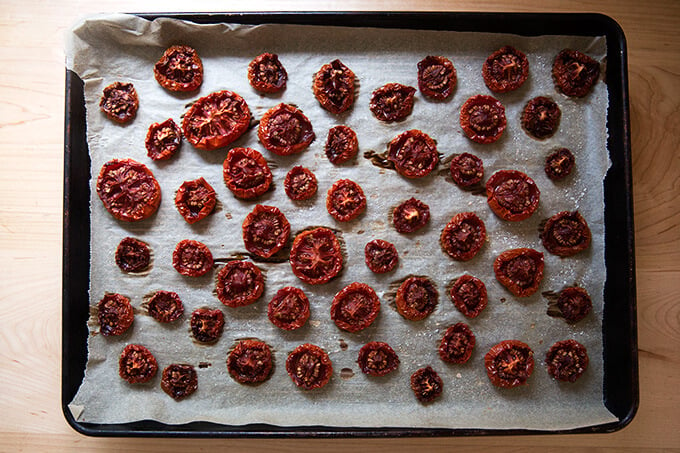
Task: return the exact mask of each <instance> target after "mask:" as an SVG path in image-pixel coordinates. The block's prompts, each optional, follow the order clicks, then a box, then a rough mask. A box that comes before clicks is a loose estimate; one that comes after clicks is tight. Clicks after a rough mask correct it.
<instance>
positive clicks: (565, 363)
mask: <svg viewBox="0 0 680 453" xmlns="http://www.w3.org/2000/svg"><path fill="white" fill-rule="evenodd" d="M588 362H589V359H588V352H587V350H586V347H585V346H583V345H582V344H581V343H579V342H578V341H576V340H563V341H558V342H556V343H555V344H553V345H552V346H551V347H550V349H549V350H548V352H547V354H546V355H545V363H546V364H547V367H548V374H549V375H550V376H552V377H553V378H555V379H557V380H558V381H563V382H576V381H577V380H578V378H580V377H581V376H583V373H585V371H586V369H587V368H588Z"/></svg>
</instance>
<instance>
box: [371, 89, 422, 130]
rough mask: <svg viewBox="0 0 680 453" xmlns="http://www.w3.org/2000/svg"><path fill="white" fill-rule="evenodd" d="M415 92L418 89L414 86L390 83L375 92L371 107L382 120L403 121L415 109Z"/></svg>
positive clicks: (374, 113) (387, 121) (388, 121)
mask: <svg viewBox="0 0 680 453" xmlns="http://www.w3.org/2000/svg"><path fill="white" fill-rule="evenodd" d="M415 94H416V89H415V88H413V87H410V86H406V85H402V84H400V83H388V84H387V85H383V86H381V87H380V88H378V89H376V90H375V91H374V92H373V94H372V95H371V102H370V104H369V108H370V109H371V112H372V113H373V115H374V116H375V117H376V118H377V119H379V120H380V121H384V122H386V123H391V122H394V121H401V120H403V119H405V118H406V117H407V116H409V115H410V114H411V112H412V111H413V97H414V95H415Z"/></svg>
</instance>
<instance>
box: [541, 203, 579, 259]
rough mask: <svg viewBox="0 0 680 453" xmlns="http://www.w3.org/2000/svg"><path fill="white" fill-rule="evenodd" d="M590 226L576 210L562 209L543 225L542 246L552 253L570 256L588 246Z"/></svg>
mask: <svg viewBox="0 0 680 453" xmlns="http://www.w3.org/2000/svg"><path fill="white" fill-rule="evenodd" d="M590 238H591V234H590V228H588V224H587V223H586V220H585V219H584V218H583V216H581V214H580V213H579V212H578V211H562V212H558V213H557V214H555V215H554V216H552V217H550V218H549V219H548V221H547V222H546V223H545V226H544V227H543V232H542V233H541V241H542V242H543V247H545V249H546V250H547V251H549V252H550V253H552V254H553V255H557V256H572V255H575V254H577V253H578V252H581V251H583V250H585V249H587V248H588V246H590Z"/></svg>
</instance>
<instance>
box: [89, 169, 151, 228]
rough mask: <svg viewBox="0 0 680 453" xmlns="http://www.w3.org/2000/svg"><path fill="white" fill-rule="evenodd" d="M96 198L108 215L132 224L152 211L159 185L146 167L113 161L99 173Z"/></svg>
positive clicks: (146, 216) (149, 214)
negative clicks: (97, 196) (100, 201)
mask: <svg viewBox="0 0 680 453" xmlns="http://www.w3.org/2000/svg"><path fill="white" fill-rule="evenodd" d="M97 195H99V198H100V199H101V200H102V203H104V207H105V208H106V210H107V211H109V212H110V213H111V215H112V216H114V217H115V218H117V219H118V220H122V221H124V222H136V221H138V220H144V219H146V218H148V217H150V216H151V214H153V213H154V212H156V210H157V209H158V205H160V203H161V186H160V185H159V184H158V181H156V178H154V176H153V173H151V170H149V169H148V168H147V166H146V165H144V164H140V163H139V162H136V161H134V160H132V159H113V160H110V161H108V162H107V163H105V164H104V165H103V166H102V169H101V171H100V172H99V177H98V178H97Z"/></svg>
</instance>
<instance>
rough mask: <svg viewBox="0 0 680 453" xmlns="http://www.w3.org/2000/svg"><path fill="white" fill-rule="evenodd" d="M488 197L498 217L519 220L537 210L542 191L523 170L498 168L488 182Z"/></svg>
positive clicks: (488, 201)
mask: <svg viewBox="0 0 680 453" xmlns="http://www.w3.org/2000/svg"><path fill="white" fill-rule="evenodd" d="M486 197H487V200H486V201H487V203H488V204H489V207H490V208H491V210H492V211H493V212H494V213H495V214H496V215H497V216H498V217H500V218H501V219H503V220H509V221H511V222H518V221H520V220H524V219H528V218H529V217H531V215H532V214H533V213H534V212H535V211H536V209H537V208H538V202H539V200H540V197H541V191H540V190H538V186H537V185H536V183H535V182H534V180H533V179H531V178H530V177H529V176H527V175H526V174H525V173H522V172H521V171H517V170H498V171H497V172H496V173H494V174H493V175H491V177H490V178H489V180H488V181H487V182H486Z"/></svg>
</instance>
